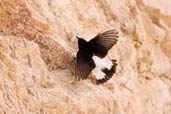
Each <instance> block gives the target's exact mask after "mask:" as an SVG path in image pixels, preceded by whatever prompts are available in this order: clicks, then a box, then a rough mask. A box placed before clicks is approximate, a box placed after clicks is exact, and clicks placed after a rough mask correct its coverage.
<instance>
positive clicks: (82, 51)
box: [76, 30, 118, 83]
mask: <svg viewBox="0 0 171 114" xmlns="http://www.w3.org/2000/svg"><path fill="white" fill-rule="evenodd" d="M77 38H78V47H79V50H78V52H77V55H76V78H77V79H78V80H80V79H82V80H84V79H87V78H88V76H89V74H90V73H91V71H92V70H93V69H94V68H95V67H96V64H95V62H94V60H93V59H92V57H93V55H95V56H98V57H100V58H104V57H105V56H106V55H107V53H108V51H109V49H111V48H112V47H113V45H114V44H116V43H117V38H118V32H117V31H115V30H109V31H106V32H104V33H100V34H98V35H96V36H95V37H94V38H92V39H91V40H90V41H88V42H87V41H85V40H84V39H82V38H79V37H77ZM116 66H117V64H116V60H114V61H113V65H112V68H111V69H109V70H108V69H101V70H102V71H103V72H104V73H105V74H106V76H105V78H104V79H102V80H97V83H104V82H106V81H107V80H108V79H110V78H111V77H112V75H113V74H114V73H115V70H116Z"/></svg>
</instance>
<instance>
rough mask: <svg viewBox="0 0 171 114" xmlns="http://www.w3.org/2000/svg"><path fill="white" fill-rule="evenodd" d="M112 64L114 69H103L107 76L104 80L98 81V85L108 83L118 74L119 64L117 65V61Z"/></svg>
mask: <svg viewBox="0 0 171 114" xmlns="http://www.w3.org/2000/svg"><path fill="white" fill-rule="evenodd" d="M112 63H113V65H112V67H111V69H109V70H108V69H107V68H106V69H103V70H102V71H103V72H104V73H105V74H106V75H105V78H103V79H99V80H96V83H97V84H102V83H104V82H107V81H108V80H109V79H110V78H112V76H113V74H114V73H115V72H116V67H117V65H118V64H117V63H116V60H112Z"/></svg>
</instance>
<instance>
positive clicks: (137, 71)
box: [0, 0, 171, 114]
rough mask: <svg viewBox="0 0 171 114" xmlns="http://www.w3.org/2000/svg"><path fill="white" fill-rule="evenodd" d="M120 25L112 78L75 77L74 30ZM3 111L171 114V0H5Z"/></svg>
mask: <svg viewBox="0 0 171 114" xmlns="http://www.w3.org/2000/svg"><path fill="white" fill-rule="evenodd" d="M113 28H115V29H117V30H118V31H119V41H118V43H117V45H115V46H114V47H113V48H112V50H111V51H110V52H109V57H110V58H115V59H117V61H118V67H117V72H116V74H115V75H114V76H113V78H112V79H110V80H109V81H108V82H107V83H105V84H103V85H96V84H94V83H93V82H92V80H91V79H88V80H86V81H76V80H74V76H72V73H71V72H70V70H72V68H73V66H72V65H71V63H72V60H73V57H74V55H75V54H76V51H77V41H76V37H75V36H76V35H78V36H80V37H83V38H85V39H86V40H89V39H91V38H92V37H93V36H95V35H96V34H97V33H99V32H104V31H106V30H110V29H113ZM0 114H171V2H170V1H169V0H80V1H78V0H75V1H74V0H0Z"/></svg>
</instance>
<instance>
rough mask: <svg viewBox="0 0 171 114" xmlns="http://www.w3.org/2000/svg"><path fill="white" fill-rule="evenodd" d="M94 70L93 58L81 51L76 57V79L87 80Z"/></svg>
mask: <svg viewBox="0 0 171 114" xmlns="http://www.w3.org/2000/svg"><path fill="white" fill-rule="evenodd" d="M93 68H95V63H94V61H93V60H92V58H91V57H87V55H86V54H85V52H83V51H82V50H79V51H78V52H77V57H76V75H75V76H76V79H78V80H80V79H82V80H84V79H87V78H88V76H89V74H90V73H91V71H92V70H93Z"/></svg>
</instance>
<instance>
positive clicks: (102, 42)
mask: <svg viewBox="0 0 171 114" xmlns="http://www.w3.org/2000/svg"><path fill="white" fill-rule="evenodd" d="M117 38H118V32H117V31H116V30H109V31H106V32H104V33H100V34H98V35H96V36H95V37H94V38H93V39H91V40H90V41H89V42H88V43H89V46H90V47H91V49H92V50H93V52H94V54H95V55H96V56H99V57H101V58H103V57H105V56H106V55H107V52H108V50H109V49H111V48H112V47H113V45H115V44H116V43H117V41H118V40H117Z"/></svg>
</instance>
